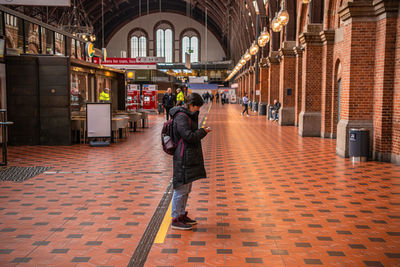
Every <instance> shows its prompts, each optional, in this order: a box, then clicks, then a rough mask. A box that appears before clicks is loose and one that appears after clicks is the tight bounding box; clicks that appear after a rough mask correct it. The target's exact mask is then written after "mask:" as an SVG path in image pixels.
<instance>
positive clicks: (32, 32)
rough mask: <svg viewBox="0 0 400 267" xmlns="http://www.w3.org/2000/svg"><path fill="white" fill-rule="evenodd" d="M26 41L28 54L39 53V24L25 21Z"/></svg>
mask: <svg viewBox="0 0 400 267" xmlns="http://www.w3.org/2000/svg"><path fill="white" fill-rule="evenodd" d="M25 42H26V43H25V51H26V53H27V54H39V47H40V42H39V25H36V24H33V23H30V22H29V21H25Z"/></svg>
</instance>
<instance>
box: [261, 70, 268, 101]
mask: <svg viewBox="0 0 400 267" xmlns="http://www.w3.org/2000/svg"><path fill="white" fill-rule="evenodd" d="M268 78H269V77H268V69H267V68H260V97H259V99H258V101H259V102H263V103H267V102H268Z"/></svg>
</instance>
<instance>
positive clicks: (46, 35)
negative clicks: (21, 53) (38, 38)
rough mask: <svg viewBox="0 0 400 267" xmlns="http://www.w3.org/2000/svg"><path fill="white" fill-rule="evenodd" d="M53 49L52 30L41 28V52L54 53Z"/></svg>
mask: <svg viewBox="0 0 400 267" xmlns="http://www.w3.org/2000/svg"><path fill="white" fill-rule="evenodd" d="M53 49H54V48H53V31H50V30H48V29H46V28H42V54H46V55H51V54H54V52H53V51H54V50H53Z"/></svg>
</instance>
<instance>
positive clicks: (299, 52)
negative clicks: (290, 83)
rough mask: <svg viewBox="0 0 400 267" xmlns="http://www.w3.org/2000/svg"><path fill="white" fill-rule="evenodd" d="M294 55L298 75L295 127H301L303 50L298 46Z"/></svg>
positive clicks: (296, 77)
mask: <svg viewBox="0 0 400 267" xmlns="http://www.w3.org/2000/svg"><path fill="white" fill-rule="evenodd" d="M293 51H294V54H295V55H296V74H295V79H296V86H295V91H296V93H295V94H296V100H295V104H294V113H295V118H294V125H295V126H299V117H300V111H301V97H302V90H301V88H302V72H301V68H302V65H303V64H302V63H303V59H302V54H303V51H302V50H301V47H300V46H296V47H294V48H293Z"/></svg>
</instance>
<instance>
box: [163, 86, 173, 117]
mask: <svg viewBox="0 0 400 267" xmlns="http://www.w3.org/2000/svg"><path fill="white" fill-rule="evenodd" d="M175 104H176V97H175V96H174V95H173V94H172V90H171V88H168V89H167V92H166V93H165V95H164V96H163V99H162V105H163V107H164V108H165V111H166V112H165V113H166V114H167V115H166V116H167V120H169V111H170V110H171V108H173V107H174V106H175Z"/></svg>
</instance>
